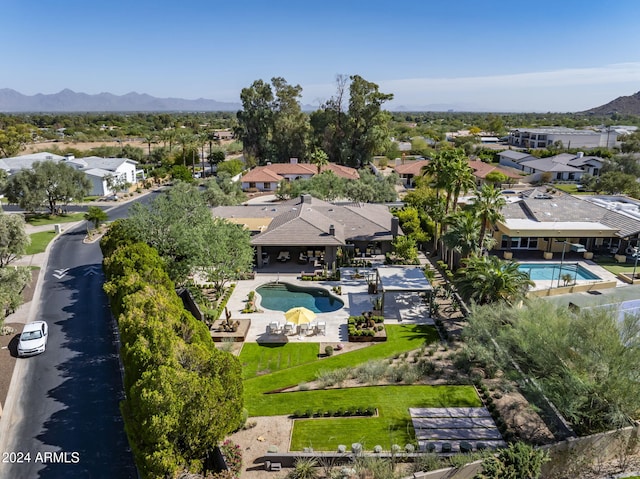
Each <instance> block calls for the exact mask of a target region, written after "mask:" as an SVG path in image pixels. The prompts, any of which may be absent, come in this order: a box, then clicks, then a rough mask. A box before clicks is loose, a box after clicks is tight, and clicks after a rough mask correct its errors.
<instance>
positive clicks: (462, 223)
mask: <svg viewBox="0 0 640 479" xmlns="http://www.w3.org/2000/svg"><path fill="white" fill-rule="evenodd" d="M446 223H447V225H448V228H447V231H446V233H444V235H443V236H442V241H443V242H444V244H445V246H446V247H447V248H449V249H450V250H451V251H452V252H453V251H455V252H456V253H458V254H460V256H461V257H462V258H463V259H465V258H468V257H469V256H470V255H475V256H477V255H478V253H479V250H480V218H479V217H478V216H477V215H475V214H473V213H472V212H470V211H459V212H458V213H456V214H453V215H450V216H449V217H448V219H447V220H446ZM451 267H453V255H451Z"/></svg>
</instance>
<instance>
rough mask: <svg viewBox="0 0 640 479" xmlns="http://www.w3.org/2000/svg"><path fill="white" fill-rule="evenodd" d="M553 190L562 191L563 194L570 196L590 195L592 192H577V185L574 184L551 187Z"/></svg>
mask: <svg viewBox="0 0 640 479" xmlns="http://www.w3.org/2000/svg"><path fill="white" fill-rule="evenodd" d="M553 187H554V188H556V189H558V190H561V191H564V192H565V193H569V194H570V195H592V194H593V191H578V187H577V185H574V184H566V185H553Z"/></svg>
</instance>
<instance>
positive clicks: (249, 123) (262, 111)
mask: <svg viewBox="0 0 640 479" xmlns="http://www.w3.org/2000/svg"><path fill="white" fill-rule="evenodd" d="M240 101H241V102H242V110H240V111H239V112H238V114H237V117H238V128H237V130H236V133H237V135H238V137H239V138H240V140H241V141H242V145H243V151H244V155H245V157H251V158H255V159H256V160H257V161H258V162H262V161H264V160H266V159H268V157H269V156H268V155H269V152H270V149H271V148H270V142H271V133H272V130H273V110H272V108H271V107H272V102H273V90H272V89H271V85H270V84H269V83H265V82H264V81H263V80H256V81H254V82H253V83H252V84H251V86H250V87H248V88H243V89H242V92H241V93H240Z"/></svg>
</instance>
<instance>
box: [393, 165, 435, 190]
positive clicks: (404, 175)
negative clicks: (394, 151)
mask: <svg viewBox="0 0 640 479" xmlns="http://www.w3.org/2000/svg"><path fill="white" fill-rule="evenodd" d="M428 164H429V160H406V161H404V162H402V163H400V164H396V166H394V167H393V169H394V170H395V172H396V173H397V174H398V176H399V177H400V180H401V181H402V183H403V184H404V185H405V186H406V187H413V186H415V184H414V183H415V177H417V176H422V175H423V174H424V168H425V167H426V166H427V165H428Z"/></svg>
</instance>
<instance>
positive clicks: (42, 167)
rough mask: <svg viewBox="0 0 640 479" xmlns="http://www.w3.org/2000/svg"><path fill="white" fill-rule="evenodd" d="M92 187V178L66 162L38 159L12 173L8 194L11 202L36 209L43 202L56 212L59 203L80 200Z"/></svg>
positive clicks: (32, 209)
mask: <svg viewBox="0 0 640 479" xmlns="http://www.w3.org/2000/svg"><path fill="white" fill-rule="evenodd" d="M89 191H91V182H90V181H89V180H88V179H87V177H86V176H85V174H84V173H83V172H81V171H78V170H76V169H75V168H73V167H72V166H69V165H67V164H66V163H56V162H55V161H37V162H35V163H34V164H33V166H32V168H31V169H23V170H20V171H19V172H17V173H16V174H15V175H12V176H11V177H10V178H9V181H8V182H7V185H6V187H5V194H6V195H7V198H8V199H9V201H10V202H12V203H17V204H18V205H20V207H21V208H24V209H25V210H27V211H36V210H37V209H38V208H40V207H41V206H43V205H46V206H47V207H48V208H49V212H50V213H51V214H55V213H56V211H57V209H58V205H60V204H63V205H66V204H68V203H69V201H71V200H72V199H76V200H77V201H81V200H82V199H83V198H84V197H85V196H86V195H87V194H88V193H89Z"/></svg>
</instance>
